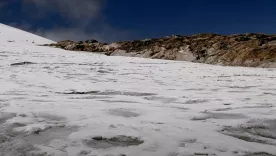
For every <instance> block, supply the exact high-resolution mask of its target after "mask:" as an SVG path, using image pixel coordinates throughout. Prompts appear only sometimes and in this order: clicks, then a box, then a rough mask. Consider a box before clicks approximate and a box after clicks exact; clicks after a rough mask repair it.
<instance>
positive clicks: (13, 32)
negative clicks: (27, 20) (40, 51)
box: [0, 23, 54, 44]
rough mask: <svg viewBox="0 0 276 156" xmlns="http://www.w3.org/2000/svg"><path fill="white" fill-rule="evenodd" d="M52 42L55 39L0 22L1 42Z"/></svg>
mask: <svg viewBox="0 0 276 156" xmlns="http://www.w3.org/2000/svg"><path fill="white" fill-rule="evenodd" d="M7 42H9V43H16V44H50V43H54V41H51V40H48V39H45V38H43V37H40V36H37V35H34V34H31V33H28V32H25V31H23V30H20V29H16V28H13V27H10V26H7V25H4V24H1V23H0V43H1V44H5V43H7Z"/></svg>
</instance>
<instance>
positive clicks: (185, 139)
mask: <svg viewBox="0 0 276 156" xmlns="http://www.w3.org/2000/svg"><path fill="white" fill-rule="evenodd" d="M7 30H8V31H9V32H10V33H12V34H10V35H11V36H13V37H14V38H10V39H12V40H17V39H18V38H22V36H29V33H27V32H22V31H11V29H7ZM31 36H32V35H31ZM35 38H36V37H34V36H33V39H35ZM24 39H25V37H24ZM24 39H23V40H22V42H19V41H20V40H17V41H18V42H19V43H18V42H14V43H10V42H7V41H5V40H3V41H0V156H46V155H47V156H123V155H126V156H200V155H206V156H207V155H208V156H275V155H276V115H275V113H276V103H275V101H276V94H275V92H276V81H275V78H276V69H274V68H272V69H266V68H264V69H262V68H243V67H223V66H213V65H206V64H199V63H191V62H181V61H168V60H157V59H143V58H136V57H130V58H127V57H119V56H114V57H109V56H105V55H99V54H95V53H78V52H72V51H65V50H62V49H58V48H51V47H44V46H36V45H34V44H32V43H28V45H26V46H25V42H24ZM35 41H38V40H35ZM40 41H41V42H44V40H43V39H42V40H40ZM45 41H47V40H45ZM22 43H23V44H22Z"/></svg>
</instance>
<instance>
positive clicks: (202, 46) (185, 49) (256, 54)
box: [47, 33, 276, 68]
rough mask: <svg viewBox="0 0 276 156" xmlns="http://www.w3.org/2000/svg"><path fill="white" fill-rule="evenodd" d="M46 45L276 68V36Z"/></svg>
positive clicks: (207, 37)
mask: <svg viewBox="0 0 276 156" xmlns="http://www.w3.org/2000/svg"><path fill="white" fill-rule="evenodd" d="M47 46H53V47H58V48H62V49H66V50H74V51H89V52H100V53H104V54H106V55H108V56H130V57H143V58H152V59H166V60H179V61H190V62H198V63H207V64H218V65H226V66H245V67H264V68H270V67H271V68H273V67H276V35H265V34H256V33H248V34H238V35H229V36H226V35H217V34H197V35H193V36H180V35H173V36H168V37H163V38H155V39H145V40H135V41H122V42H115V43H111V44H107V43H99V42H98V41H96V40H87V41H80V42H74V41H70V40H66V41H60V42H58V43H56V44H48V45H47Z"/></svg>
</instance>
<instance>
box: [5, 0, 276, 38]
mask: <svg viewBox="0 0 276 156" xmlns="http://www.w3.org/2000/svg"><path fill="white" fill-rule="evenodd" d="M275 8H276V1H275V0H263V1H261V0H190V1H187V0H169V1H167V0H166V1H165V0H0V9H1V10H0V22H1V23H4V24H8V25H13V26H16V27H20V28H22V29H25V30H28V31H32V32H35V33H37V34H40V35H43V36H46V37H48V38H51V39H54V40H62V39H74V40H81V39H89V38H95V39H98V40H101V41H107V42H110V41H116V40H129V39H131V40H132V39H143V38H153V37H161V36H166V35H172V34H180V35H191V34H196V33H218V34H233V33H247V32H260V33H268V34H273V33H275V32H276V9H275Z"/></svg>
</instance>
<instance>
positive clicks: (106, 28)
mask: <svg viewBox="0 0 276 156" xmlns="http://www.w3.org/2000/svg"><path fill="white" fill-rule="evenodd" d="M0 1H1V0H0ZM11 1H12V0H11ZM22 2H23V3H22V4H23V6H22V11H24V13H27V15H28V16H30V17H32V18H38V19H39V20H43V19H44V18H45V17H47V20H48V18H49V15H51V14H52V13H54V14H56V13H57V14H59V15H60V16H61V17H62V20H65V21H69V23H70V24H68V25H66V26H59V25H58V24H55V23H54V22H51V21H49V22H51V24H52V25H53V26H52V28H49V27H41V28H36V26H35V25H32V24H31V23H27V22H24V21H23V22H22V21H21V22H18V21H17V22H16V23H11V25H13V26H15V27H17V28H21V29H23V30H26V31H31V32H33V33H36V34H38V35H41V36H43V37H46V38H49V39H52V40H55V41H60V40H67V39H68V40H76V41H79V40H87V39H96V40H98V41H101V42H113V41H118V40H127V39H129V38H130V37H131V34H130V32H127V31H123V30H120V29H117V28H114V27H112V26H111V25H110V24H108V23H107V22H102V21H105V20H101V18H104V16H103V15H102V10H103V8H104V7H105V3H106V0H23V1H22ZM0 4H1V3H0Z"/></svg>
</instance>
